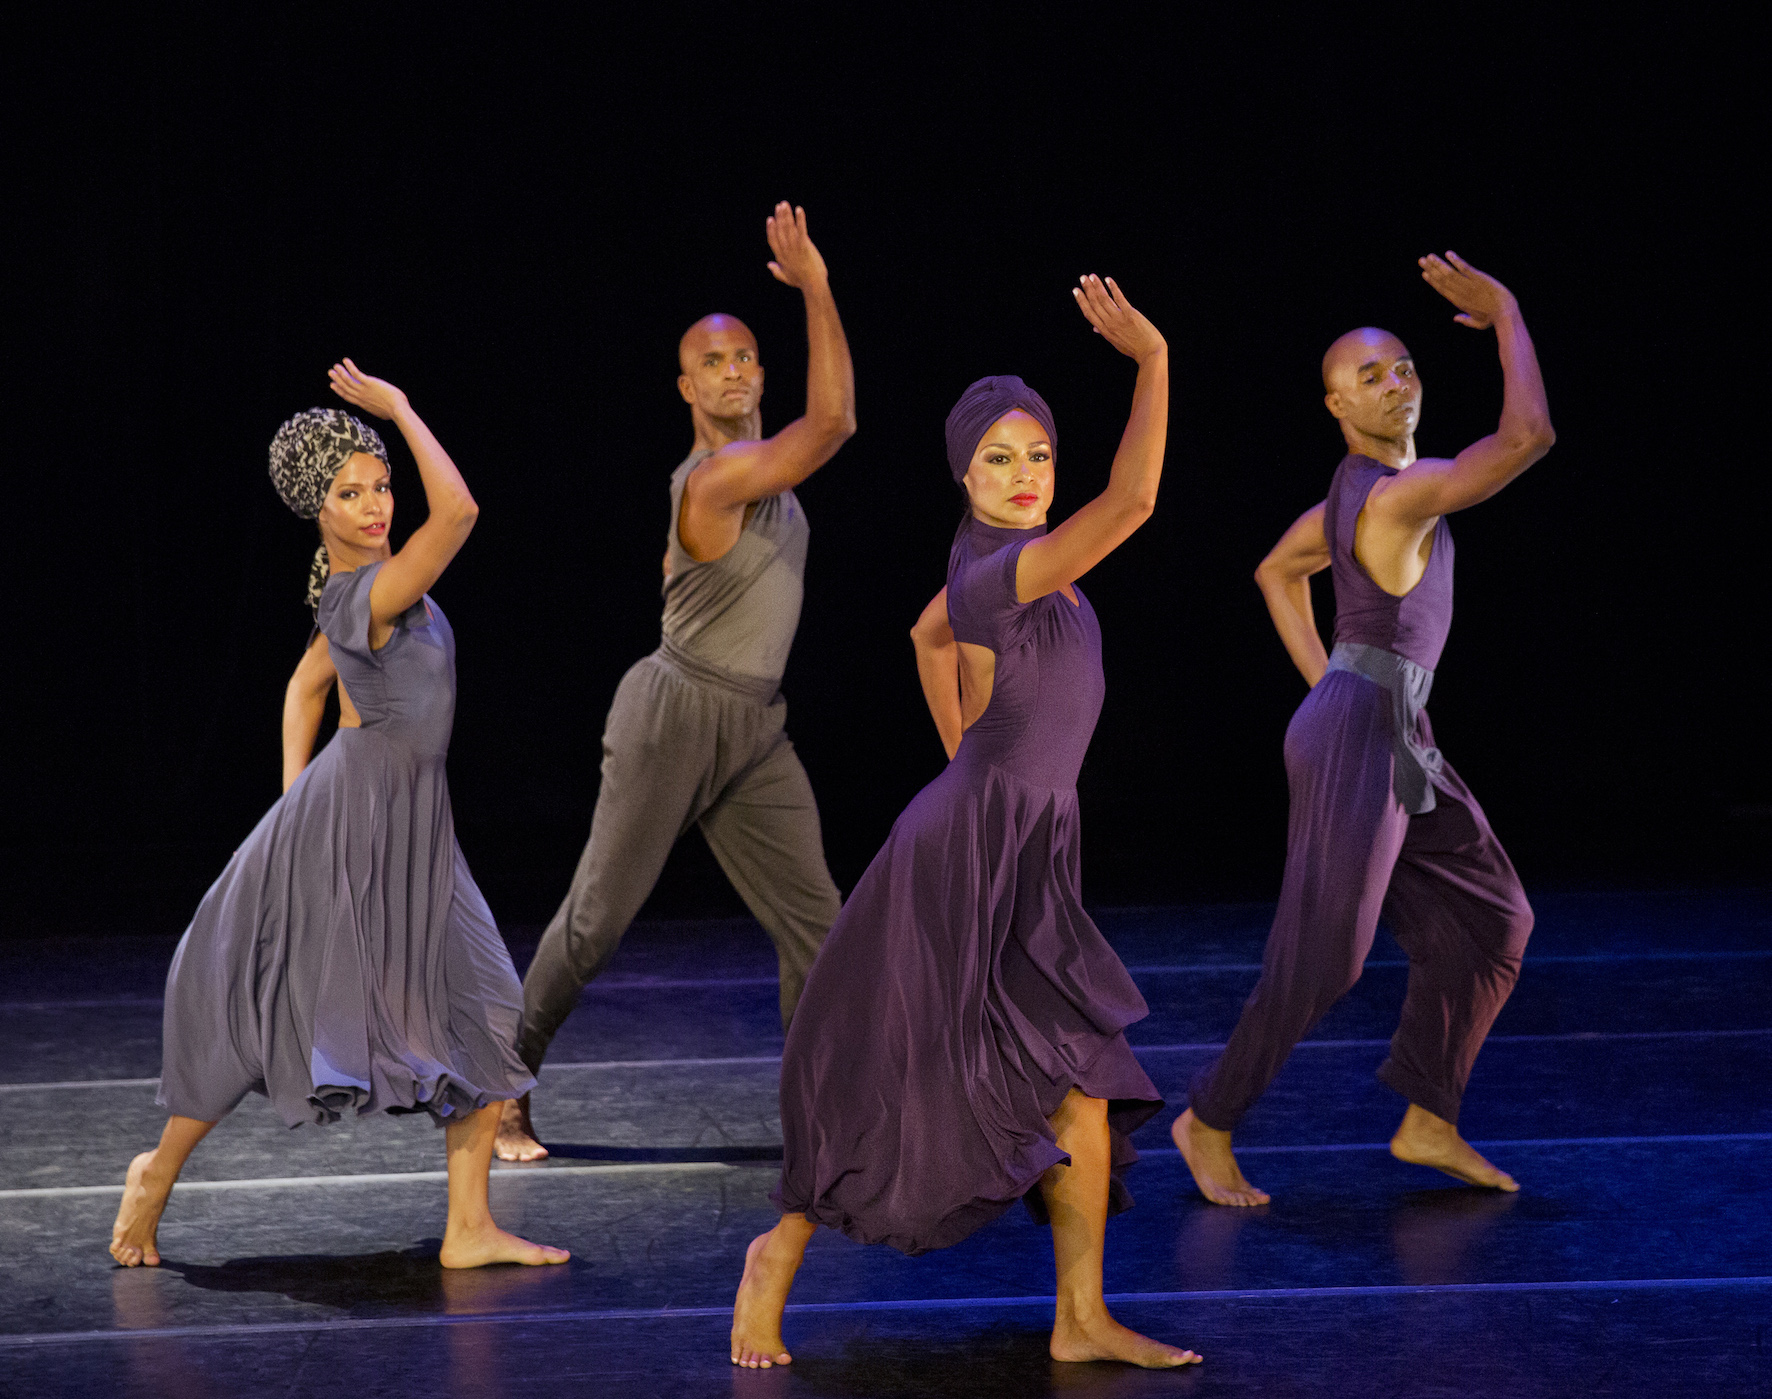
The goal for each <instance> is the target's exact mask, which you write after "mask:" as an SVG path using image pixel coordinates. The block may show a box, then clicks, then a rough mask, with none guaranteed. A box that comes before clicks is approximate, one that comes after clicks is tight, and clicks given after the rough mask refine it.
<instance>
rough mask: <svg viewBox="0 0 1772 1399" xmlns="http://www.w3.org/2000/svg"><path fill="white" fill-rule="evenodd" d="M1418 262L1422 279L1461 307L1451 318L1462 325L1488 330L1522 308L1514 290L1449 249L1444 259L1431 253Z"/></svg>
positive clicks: (1417, 259) (1420, 258)
mask: <svg viewBox="0 0 1772 1399" xmlns="http://www.w3.org/2000/svg"><path fill="white" fill-rule="evenodd" d="M1415 260H1416V262H1417V263H1419V264H1420V266H1421V280H1422V281H1424V282H1426V283H1427V284H1428V285H1429V286H1430V287H1432V288H1433V289H1434V290H1435V291H1437V292H1439V294H1440V295H1441V296H1443V297H1445V298H1446V300H1448V301H1450V302H1451V303H1452V304H1453V305H1454V306H1456V307H1457V308H1458V314H1457V315H1456V316H1454V317H1453V318H1452V319H1453V320H1455V321H1457V322H1458V323H1459V324H1460V325H1468V326H1469V327H1470V328H1471V329H1472V330H1487V329H1489V327H1490V326H1492V325H1494V324H1495V320H1496V318H1497V317H1498V316H1501V315H1503V314H1505V313H1506V312H1508V311H1517V310H1518V309H1519V304H1518V303H1517V302H1516V301H1515V300H1514V294H1513V293H1512V292H1511V291H1509V290H1508V289H1507V288H1506V287H1504V286H1502V284H1501V283H1500V282H1498V281H1496V280H1495V278H1493V277H1491V276H1490V275H1489V274H1488V273H1487V272H1479V271H1477V269H1476V268H1474V267H1472V266H1471V265H1470V264H1469V263H1468V262H1466V261H1465V260H1464V259H1463V258H1461V257H1460V256H1459V255H1458V254H1457V253H1455V252H1453V251H1452V250H1451V249H1450V248H1448V249H1447V250H1446V256H1445V257H1444V258H1442V257H1440V256H1439V255H1437V254H1435V253H1429V254H1428V255H1427V256H1426V257H1419V258H1416V259H1415Z"/></svg>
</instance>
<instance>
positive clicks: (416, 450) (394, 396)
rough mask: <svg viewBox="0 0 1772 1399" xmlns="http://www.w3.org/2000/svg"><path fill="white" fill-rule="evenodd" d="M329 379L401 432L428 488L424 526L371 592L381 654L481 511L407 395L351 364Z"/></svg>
mask: <svg viewBox="0 0 1772 1399" xmlns="http://www.w3.org/2000/svg"><path fill="white" fill-rule="evenodd" d="M329 377H330V378H331V380H332V391H333V392H334V393H335V394H337V395H338V396H339V397H340V398H342V399H344V401H345V402H346V403H351V404H355V405H356V406H357V407H359V408H362V409H363V410H365V411H366V412H369V413H373V414H374V415H375V416H376V417H378V418H388V419H391V420H392V421H393V423H394V425H395V426H396V427H398V428H399V429H400V435H401V436H402V437H404V438H405V439H406V445H407V446H408V447H410V448H411V449H412V456H413V460H414V461H416V462H417V463H418V476H419V480H420V481H422V482H423V483H424V488H425V507H426V511H427V513H426V515H425V522H424V523H423V524H422V525H420V526H419V527H418V528H417V529H415V530H414V531H413V532H412V537H411V538H410V539H408V540H407V541H406V544H405V546H404V547H403V548H402V549H401V550H400V552H399V553H397V554H395V555H394V556H393V557H392V558H390V559H389V560H388V561H387V562H386V563H385V564H383V565H382V568H381V572H380V573H378V574H376V576H375V582H374V584H373V585H371V587H370V590H369V611H370V616H371V625H370V637H369V645H370V648H371V649H372V650H380V649H381V647H383V646H385V645H386V644H387V640H388V637H389V636H391V635H392V634H393V623H394V619H395V618H396V617H398V616H399V615H400V614H401V613H402V612H404V611H405V610H406V609H407V608H409V607H411V606H412V604H413V603H415V602H417V601H418V600H419V599H420V598H421V597H423V596H424V595H425V592H426V590H427V589H429V588H430V586H431V585H432V584H433V583H435V582H436V581H437V579H438V578H440V577H442V575H443V570H444V569H446V568H448V567H449V561H450V560H451V559H453V558H454V557H455V555H456V553H457V551H458V550H460V548H461V546H462V545H463V544H464V543H466V542H467V538H468V535H469V534H470V533H472V532H473V528H474V521H475V520H476V519H477V518H478V517H479V514H480V507H479V506H478V505H476V504H474V497H473V496H472V495H470V494H469V493H468V483H467V482H466V481H464V480H462V479H461V472H459V471H457V470H456V469H455V463H454V462H452V461H451V460H450V459H449V453H447V452H445V451H444V450H443V444H442V443H440V442H438V441H437V439H436V438H435V437H433V436H432V435H431V430H430V429H429V428H428V427H426V426H425V425H424V420H423V419H421V418H420V417H419V416H418V414H417V413H415V412H413V411H412V405H411V404H410V403H408V402H407V401H406V395H405V394H403V393H401V392H400V390H399V389H397V388H395V387H394V386H393V385H392V384H390V383H388V382H387V380H385V379H377V378H375V377H374V376H372V375H369V374H365V373H364V372H363V371H362V370H360V369H358V368H357V366H356V365H355V364H353V363H351V361H350V360H348V359H347V360H345V362H344V363H343V364H335V365H333V366H332V370H331V373H330V375H329Z"/></svg>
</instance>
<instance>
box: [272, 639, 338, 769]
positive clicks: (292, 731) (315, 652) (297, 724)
mask: <svg viewBox="0 0 1772 1399" xmlns="http://www.w3.org/2000/svg"><path fill="white" fill-rule="evenodd" d="M337 678H338V671H337V670H336V669H334V667H333V664H332V649H331V647H329V646H328V645H327V644H326V638H325V637H324V636H316V637H315V638H314V639H313V640H312V641H311V642H309V643H308V649H307V650H306V651H304V652H302V658H301V660H300V661H299V662H298V663H297V665H296V667H295V674H293V675H291V676H290V677H289V684H288V686H287V687H286V688H285V689H284V691H283V790H284V791H285V792H287V791H288V790H289V788H290V786H291V785H292V784H293V783H294V782H295V779H296V778H298V777H300V776H301V771H302V769H303V768H305V767H306V766H307V765H308V762H309V760H310V759H312V758H313V756H314V739H315V738H316V737H317V736H318V734H319V732H320V720H321V717H322V716H323V715H324V714H325V713H326V692H327V691H328V690H330V689H331V688H332V682H333V681H334V680H336V679H337Z"/></svg>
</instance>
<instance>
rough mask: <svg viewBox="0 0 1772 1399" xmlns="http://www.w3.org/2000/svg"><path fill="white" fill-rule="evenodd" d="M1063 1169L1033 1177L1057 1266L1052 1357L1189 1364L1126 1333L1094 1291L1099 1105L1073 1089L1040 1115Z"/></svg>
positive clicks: (1098, 1241) (1101, 1161)
mask: <svg viewBox="0 0 1772 1399" xmlns="http://www.w3.org/2000/svg"><path fill="white" fill-rule="evenodd" d="M1048 1120H1049V1121H1050V1122H1051V1123H1052V1130H1053V1131H1054V1132H1055V1133H1056V1134H1057V1136H1058V1147H1059V1150H1060V1151H1064V1152H1068V1153H1069V1154H1070V1158H1071V1163H1070V1165H1068V1166H1054V1167H1053V1168H1052V1169H1051V1170H1049V1171H1047V1172H1046V1174H1045V1175H1044V1176H1042V1177H1041V1178H1040V1194H1041V1195H1042V1197H1044V1199H1045V1201H1046V1209H1047V1212H1048V1213H1049V1214H1050V1215H1051V1216H1052V1257H1053V1261H1054V1263H1055V1264H1056V1265H1057V1271H1058V1308H1057V1313H1056V1315H1055V1317H1054V1319H1053V1324H1052V1345H1051V1351H1052V1358H1053V1359H1054V1360H1123V1361H1125V1362H1126V1363H1127V1364H1128V1365H1142V1366H1144V1367H1145V1368H1146V1369H1148V1370H1163V1369H1169V1368H1171V1367H1173V1366H1176V1365H1193V1364H1197V1363H1198V1362H1199V1359H1200V1357H1199V1356H1198V1355H1196V1354H1194V1352H1193V1351H1191V1350H1179V1349H1177V1348H1176V1347H1175V1346H1166V1345H1164V1344H1163V1343H1162V1342H1160V1341H1153V1340H1151V1339H1150V1338H1149V1337H1147V1336H1141V1335H1139V1334H1138V1333H1137V1332H1136V1331H1131V1330H1128V1329H1127V1328H1126V1327H1124V1326H1122V1325H1120V1323H1119V1322H1117V1321H1115V1320H1114V1319H1113V1317H1111V1316H1109V1315H1108V1309H1107V1303H1106V1302H1105V1301H1104V1300H1103V1299H1102V1295H1101V1263H1102V1254H1103V1250H1104V1248H1105V1246H1106V1242H1107V1203H1108V1179H1109V1148H1108V1125H1107V1103H1106V1101H1105V1100H1104V1099H1101V1098H1088V1097H1085V1096H1084V1095H1083V1094H1082V1093H1080V1092H1078V1091H1077V1090H1076V1089H1075V1088H1073V1089H1071V1091H1070V1093H1069V1094H1067V1095H1066V1097H1065V1100H1064V1102H1062V1103H1061V1104H1059V1108H1058V1111H1057V1112H1055V1113H1053V1114H1052V1116H1051V1118H1049V1119H1048Z"/></svg>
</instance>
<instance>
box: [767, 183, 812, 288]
mask: <svg viewBox="0 0 1772 1399" xmlns="http://www.w3.org/2000/svg"><path fill="white" fill-rule="evenodd" d="M763 232H764V235H765V236H766V237H767V238H768V239H769V251H770V252H772V253H774V254H775V257H774V259H773V260H771V262H770V263H769V271H770V273H771V275H773V276H774V277H775V279H776V280H777V281H778V282H786V283H787V284H788V285H789V286H791V287H797V286H799V285H800V281H801V277H802V276H803V275H804V274H805V273H806V272H807V271H808V268H807V267H805V266H803V265H802V264H806V263H809V262H810V260H811V259H813V258H815V257H816V256H817V253H816V251H815V250H814V249H813V247H812V238H811V236H810V235H809V234H808V233H807V231H806V210H805V209H804V208H802V207H801V206H799V205H797V204H789V203H788V201H787V200H785V199H784V200H782V201H781V202H780V203H778V204H777V205H776V206H775V212H774V213H773V214H771V215H770V216H769V217H768V218H767V219H765V220H764V221H763Z"/></svg>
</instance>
